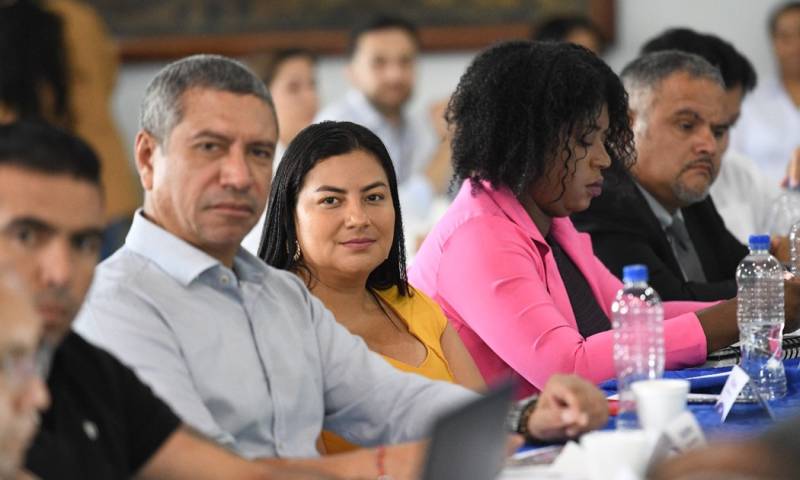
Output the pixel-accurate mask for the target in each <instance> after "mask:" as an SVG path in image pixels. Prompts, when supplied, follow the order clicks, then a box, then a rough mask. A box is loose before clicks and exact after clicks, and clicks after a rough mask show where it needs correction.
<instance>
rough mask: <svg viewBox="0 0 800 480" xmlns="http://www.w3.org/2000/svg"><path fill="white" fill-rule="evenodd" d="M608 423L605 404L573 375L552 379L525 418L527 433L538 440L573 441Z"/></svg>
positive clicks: (598, 391) (584, 383) (581, 380)
mask: <svg viewBox="0 0 800 480" xmlns="http://www.w3.org/2000/svg"><path fill="white" fill-rule="evenodd" d="M607 421H608V402H607V400H606V397H605V395H603V392H601V391H600V390H599V389H598V388H597V387H595V386H594V385H592V384H591V383H589V382H587V381H586V380H583V379H582V378H580V377H577V376H575V375H558V374H557V375H553V376H552V377H550V380H548V381H547V384H546V385H545V386H544V389H543V390H542V393H541V395H540V396H539V401H538V402H537V403H536V409H535V410H534V411H533V413H532V414H531V416H530V417H529V418H528V432H529V433H530V434H531V435H533V436H534V437H536V438H540V439H542V440H554V439H562V438H570V437H575V436H577V435H578V434H580V433H583V432H587V431H589V430H594V429H597V428H600V427H602V426H603V425H605V423H606V422H607Z"/></svg>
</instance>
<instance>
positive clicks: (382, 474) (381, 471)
mask: <svg viewBox="0 0 800 480" xmlns="http://www.w3.org/2000/svg"><path fill="white" fill-rule="evenodd" d="M385 460H386V447H384V446H383V445H381V446H379V447H378V450H377V452H376V457H375V464H376V466H377V467H378V480H391V478H392V477H390V476H389V475H386V464H385Z"/></svg>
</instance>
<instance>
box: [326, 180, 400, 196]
mask: <svg viewBox="0 0 800 480" xmlns="http://www.w3.org/2000/svg"><path fill="white" fill-rule="evenodd" d="M386 186H387V185H386V182H383V181H381V180H378V181H377V182H373V183H370V184H369V185H367V186H366V187H364V188H362V189H361V191H362V192H366V191H368V190H372V189H373V188H377V187H386ZM314 191H315V192H333V193H342V194H344V193H347V190H345V189H343V188H339V187H332V186H330V185H321V186H319V187H318V188H317V189H316V190H314Z"/></svg>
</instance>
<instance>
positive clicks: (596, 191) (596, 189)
mask: <svg viewBox="0 0 800 480" xmlns="http://www.w3.org/2000/svg"><path fill="white" fill-rule="evenodd" d="M586 190H587V191H588V192H589V194H590V195H591V196H592V197H599V196H600V194H601V193H603V182H602V181H599V182H594V183H591V184H589V185H587V186H586Z"/></svg>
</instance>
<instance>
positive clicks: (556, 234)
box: [462, 180, 571, 251]
mask: <svg viewBox="0 0 800 480" xmlns="http://www.w3.org/2000/svg"><path fill="white" fill-rule="evenodd" d="M481 187H482V188H483V189H484V191H485V192H486V193H487V194H488V195H489V197H490V198H491V199H492V200H493V201H494V202H495V204H496V205H497V206H498V207H499V208H500V209H501V210H502V211H503V213H504V214H505V215H506V216H507V217H508V218H509V219H510V220H511V221H512V222H514V223H515V224H517V226H519V227H520V228H522V229H523V230H524V231H525V233H527V234H528V236H529V237H530V238H531V239H532V240H533V241H534V242H536V243H537V244H538V245H539V248H542V249H544V250H545V251H546V250H549V249H550V245H549V244H548V243H547V241H546V240H545V238H544V235H542V232H540V231H539V228H538V227H537V226H536V224H535V223H534V222H533V219H532V218H531V216H530V215H528V212H527V211H526V210H525V207H524V206H522V203H521V202H520V201H519V199H518V198H517V196H516V195H514V192H512V191H511V189H509V188H508V187H501V188H499V189H495V188H493V187H492V186H491V184H490V183H489V182H486V181H482V182H481ZM462 188H472V184H471V183H470V181H469V180H466V181H465V182H464V186H462ZM569 225H571V221H570V219H569V217H554V218H553V219H552V221H551V223H550V233H551V234H552V235H553V238H555V239H556V241H560V240H564V239H563V238H561V236H562V233H563V232H565V231H566V230H565V229H567V227H568V226H569ZM567 230H568V229H567Z"/></svg>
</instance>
